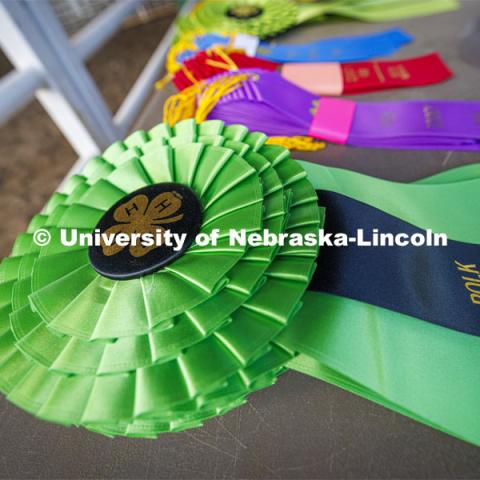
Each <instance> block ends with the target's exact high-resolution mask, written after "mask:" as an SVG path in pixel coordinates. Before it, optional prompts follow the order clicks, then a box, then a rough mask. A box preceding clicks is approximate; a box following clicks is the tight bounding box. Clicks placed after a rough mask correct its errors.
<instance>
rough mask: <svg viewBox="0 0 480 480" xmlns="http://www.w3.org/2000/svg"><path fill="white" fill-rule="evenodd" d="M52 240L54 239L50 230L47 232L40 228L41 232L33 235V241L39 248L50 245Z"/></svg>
mask: <svg viewBox="0 0 480 480" xmlns="http://www.w3.org/2000/svg"><path fill="white" fill-rule="evenodd" d="M51 239H52V235H51V234H50V232H49V231H48V230H45V229H44V228H40V229H39V230H36V231H35V233H34V234H33V241H34V242H35V244H36V245H38V246H39V247H44V246H45V245H48V244H49V243H50V240H51Z"/></svg>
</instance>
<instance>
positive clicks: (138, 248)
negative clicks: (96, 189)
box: [88, 183, 202, 280]
mask: <svg viewBox="0 0 480 480" xmlns="http://www.w3.org/2000/svg"><path fill="white" fill-rule="evenodd" d="M201 224H202V206H201V203H200V201H199V199H198V197H197V195H196V194H195V192H194V191H193V190H192V189H190V188H189V187H187V186H185V185H182V184H179V183H157V184H155V185H150V186H148V187H144V188H141V189H140V190H136V191H135V192H132V193H130V194H129V195H126V196H125V197H123V198H122V199H121V200H119V201H118V202H117V203H116V204H115V205H113V206H112V207H111V208H110V209H109V210H108V211H107V212H106V213H105V215H103V217H102V218H101V219H100V221H99V222H98V224H97V226H96V227H95V234H96V237H97V239H100V240H101V243H100V245H97V244H95V245H94V246H91V247H89V250H88V256H89V259H90V263H91V264H92V266H93V268H94V269H95V270H96V271H97V272H98V273H100V274H101V275H103V276H104V277H108V278H112V279H114V280H128V279H130V278H138V277H142V276H144V275H147V274H149V273H153V272H156V271H157V270H159V269H160V268H162V267H164V266H165V265H167V264H169V263H170V262H172V261H173V260H175V259H176V258H178V257H180V256H181V255H183V253H184V252H185V250H187V248H188V247H189V246H190V245H191V244H192V243H193V242H194V240H195V236H196V235H197V233H198V232H199V231H200V227H201Z"/></svg>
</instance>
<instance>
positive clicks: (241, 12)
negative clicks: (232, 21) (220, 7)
mask: <svg viewBox="0 0 480 480" xmlns="http://www.w3.org/2000/svg"><path fill="white" fill-rule="evenodd" d="M262 13H263V9H262V8H260V7H257V6H256V5H250V4H248V3H245V4H241V5H236V6H234V7H230V8H229V9H228V10H227V16H228V17H231V18H236V19H237V20H248V19H249V18H255V17H258V16H259V15H261V14H262Z"/></svg>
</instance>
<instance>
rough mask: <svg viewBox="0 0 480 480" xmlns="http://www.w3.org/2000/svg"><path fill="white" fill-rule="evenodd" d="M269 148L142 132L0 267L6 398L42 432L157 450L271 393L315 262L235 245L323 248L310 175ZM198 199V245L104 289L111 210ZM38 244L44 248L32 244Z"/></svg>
mask: <svg viewBox="0 0 480 480" xmlns="http://www.w3.org/2000/svg"><path fill="white" fill-rule="evenodd" d="M266 139H267V137H266V136H265V135H263V134H261V133H256V132H253V133H252V132H248V130H247V129H246V128H245V127H243V126H240V125H231V126H227V127H225V126H224V125H223V122H220V121H207V122H204V123H202V124H200V125H196V124H195V123H194V122H193V121H192V120H186V121H183V122H180V123H178V124H177V125H175V126H174V127H172V128H170V127H168V126H167V125H165V124H161V125H158V126H156V127H155V128H153V129H152V130H150V131H149V132H144V131H139V132H136V133H134V134H132V135H131V136H130V137H128V138H127V139H126V140H125V141H124V142H117V143H115V144H114V145H112V146H111V147H110V148H108V149H107V150H106V151H105V152H104V154H103V155H102V156H101V157H95V158H94V159H92V160H91V161H90V162H89V163H88V164H87V165H86V167H85V169H84V170H83V172H82V174H81V175H76V176H74V177H72V178H71V179H70V180H69V182H68V184H67V185H66V186H65V189H64V191H62V192H61V193H55V194H54V195H53V196H52V198H51V199H50V201H49V203H48V205H47V206H46V208H45V210H44V212H42V214H39V215H36V216H35V217H34V218H33V219H32V222H31V223H30V225H29V227H28V230H27V231H26V232H25V233H23V234H21V235H19V237H18V238H17V240H16V242H15V244H14V247H13V251H12V255H11V256H10V257H8V258H6V259H5V260H4V261H3V262H2V264H1V265H0V389H1V391H2V392H3V393H4V394H5V395H6V396H7V398H8V399H9V400H10V401H12V402H13V403H15V404H16V405H18V406H19V407H21V408H23V409H25V410H27V411H29V412H30V413H32V414H33V415H36V416H37V417H40V418H42V419H45V420H49V421H53V422H57V423H61V424H65V425H77V426H84V427H86V428H88V429H90V430H94V431H97V432H100V433H103V434H106V435H112V436H113V435H126V436H138V437H155V436H156V435H157V434H159V433H160V432H164V431H178V430H183V429H186V428H191V427H196V426H199V425H201V423H202V421H203V420H205V419H207V418H210V417H212V416H215V415H220V414H223V413H225V412H227V411H229V410H230V409H232V408H234V407H236V406H238V405H240V404H242V403H243V402H244V401H245V397H246V396H247V395H248V394H249V393H251V392H253V391H255V390H257V389H260V388H263V387H267V386H269V385H271V384H273V383H274V382H275V379H276V377H277V375H278V374H279V373H281V372H282V371H283V368H284V365H285V364H286V362H288V361H289V360H290V359H291V358H292V354H291V352H289V351H286V350H285V349H283V348H281V347H280V346H278V345H277V344H276V342H275V339H276V338H277V336H278V335H279V334H280V333H281V332H282V331H283V330H284V328H285V327H286V326H287V325H288V324H289V322H290V320H291V319H292V318H293V316H294V315H295V314H296V312H297V311H298V310H299V308H300V307H301V299H302V296H303V294H304V291H305V290H306V288H307V286H308V284H309V281H310V278H311V276H312V273H313V271H314V268H315V258H316V256H317V247H308V246H298V247H295V246H283V247H276V246H255V247H253V246H251V247H249V246H243V245H239V244H238V242H237V244H235V245H230V242H229V241H228V234H229V231H230V229H235V230H239V229H245V231H246V232H262V231H263V229H268V230H269V231H270V232H273V233H277V234H278V233H282V232H286V233H294V232H298V233H302V234H303V233H309V232H313V233H315V232H317V231H318V228H319V227H320V225H321V222H322V221H323V211H322V210H321V209H319V208H318V206H317V196H316V193H315V190H314V189H313V187H312V186H311V184H310V183H309V182H308V180H307V179H306V173H305V171H304V170H303V169H302V168H301V167H300V166H299V164H298V163H297V162H295V161H293V160H292V159H291V158H290V155H289V152H288V151H287V150H285V149H283V148H282V147H277V146H273V145H272V146H271V145H265V141H266ZM165 182H175V183H180V184H183V185H185V186H188V187H189V188H191V189H192V190H193V192H195V194H196V195H197V197H198V199H199V200H200V203H201V206H202V224H201V228H200V232H201V233H206V234H210V233H211V232H212V231H213V230H214V229H218V230H219V241H218V245H217V246H212V245H207V246H199V245H197V244H196V243H194V244H193V245H192V246H190V247H189V248H188V249H187V250H186V251H185V252H184V254H183V255H182V256H180V257H178V258H177V259H175V260H174V261H173V262H171V263H169V264H168V265H166V266H164V267H163V268H161V269H160V270H158V271H156V272H154V273H151V274H148V275H145V276H141V277H139V278H134V279H129V280H113V279H111V278H107V277H105V276H102V275H100V274H99V273H97V271H96V270H95V269H94V268H93V267H92V265H91V263H90V260H89V256H88V247H86V246H78V245H76V246H70V247H67V246H65V245H63V244H62V242H61V241H60V231H61V229H64V230H65V231H66V232H73V229H78V230H77V231H78V232H79V233H82V232H84V233H88V232H92V231H93V230H94V229H95V227H96V225H97V223H98V222H99V220H100V219H101V218H102V217H103V216H104V215H105V212H106V211H108V210H109V209H110V208H111V207H112V205H114V204H116V203H117V202H119V201H120V200H121V199H122V198H124V197H125V196H126V195H128V194H130V193H132V192H135V191H137V190H138V189H142V188H144V187H146V186H148V185H157V184H162V183H165ZM39 228H43V229H46V230H47V231H48V232H49V233H50V235H51V242H50V243H49V244H48V245H47V246H43V247H38V246H36V244H35V242H34V241H33V237H34V232H35V231H36V230H37V229H39Z"/></svg>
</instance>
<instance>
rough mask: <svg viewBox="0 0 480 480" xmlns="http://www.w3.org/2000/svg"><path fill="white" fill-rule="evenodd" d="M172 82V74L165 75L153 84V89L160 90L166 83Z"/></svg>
mask: <svg viewBox="0 0 480 480" xmlns="http://www.w3.org/2000/svg"><path fill="white" fill-rule="evenodd" d="M171 80H172V74H171V73H166V74H165V75H164V76H163V77H162V78H161V79H160V80H157V81H156V82H155V88H156V89H157V90H161V89H162V88H163V87H164V86H165V85H166V84H167V83H168V82H170V81H171Z"/></svg>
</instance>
